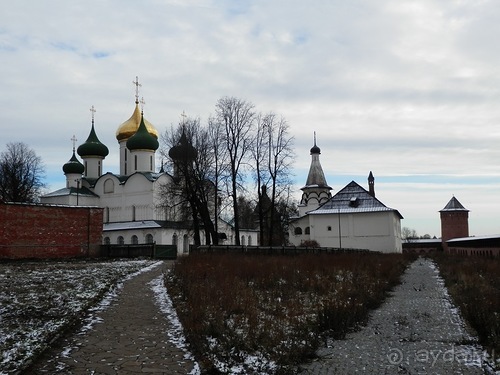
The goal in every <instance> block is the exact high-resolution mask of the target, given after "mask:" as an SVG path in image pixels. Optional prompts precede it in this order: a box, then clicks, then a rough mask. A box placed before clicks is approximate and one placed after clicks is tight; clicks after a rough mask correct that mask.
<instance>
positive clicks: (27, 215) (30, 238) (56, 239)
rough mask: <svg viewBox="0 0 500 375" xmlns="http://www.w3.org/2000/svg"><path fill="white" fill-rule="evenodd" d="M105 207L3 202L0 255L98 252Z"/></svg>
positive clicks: (1, 209) (31, 255)
mask: <svg viewBox="0 0 500 375" xmlns="http://www.w3.org/2000/svg"><path fill="white" fill-rule="evenodd" d="M102 220H103V210H102V208H98V207H74V206H73V207H69V206H51V205H36V204H16V203H7V204H0V259H1V258H4V259H20V258H63V257H87V256H98V255H99V246H100V244H101V239H102V223H103V222H102Z"/></svg>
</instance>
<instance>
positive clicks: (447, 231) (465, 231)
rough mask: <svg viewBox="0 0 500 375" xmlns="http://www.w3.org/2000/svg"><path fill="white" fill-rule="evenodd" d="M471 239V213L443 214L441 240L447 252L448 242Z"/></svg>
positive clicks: (446, 212) (444, 212)
mask: <svg viewBox="0 0 500 375" xmlns="http://www.w3.org/2000/svg"><path fill="white" fill-rule="evenodd" d="M461 237H469V213H468V212H467V211H443V212H441V239H442V241H443V248H444V249H445V250H446V241H448V240H451V239H453V238H461Z"/></svg>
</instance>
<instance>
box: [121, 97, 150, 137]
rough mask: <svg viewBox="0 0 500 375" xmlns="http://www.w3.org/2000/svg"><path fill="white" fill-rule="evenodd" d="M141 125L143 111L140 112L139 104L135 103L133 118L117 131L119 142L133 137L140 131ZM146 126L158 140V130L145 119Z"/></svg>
mask: <svg viewBox="0 0 500 375" xmlns="http://www.w3.org/2000/svg"><path fill="white" fill-rule="evenodd" d="M140 124H141V111H140V110H139V103H137V102H136V103H135V110H134V113H132V116H130V118H129V119H128V120H127V121H125V122H124V123H123V124H121V125H120V127H119V128H118V130H117V131H116V139H117V140H118V142H120V141H122V140H124V139H128V138H130V137H131V136H133V135H134V134H135V133H136V132H137V129H139V125H140ZM144 124H145V125H146V129H147V130H148V133H149V134H151V135H152V136H154V137H155V138H156V139H158V130H156V128H155V127H154V126H153V124H151V123H150V122H149V121H148V120H146V119H144Z"/></svg>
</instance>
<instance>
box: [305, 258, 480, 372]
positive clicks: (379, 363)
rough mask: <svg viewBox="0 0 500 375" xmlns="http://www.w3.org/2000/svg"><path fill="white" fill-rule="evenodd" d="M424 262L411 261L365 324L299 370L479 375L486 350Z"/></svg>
mask: <svg viewBox="0 0 500 375" xmlns="http://www.w3.org/2000/svg"><path fill="white" fill-rule="evenodd" d="M450 301H451V300H450V296H449V295H448V293H447V290H446V288H445V287H444V283H443V280H442V279H441V278H440V277H439V272H438V270H437V269H436V267H435V266H434V263H432V262H431V261H430V260H427V259H419V260H417V261H415V262H414V263H413V264H412V265H411V266H410V267H409V269H408V270H407V271H406V272H405V274H404V275H403V277H402V283H401V284H400V285H399V286H398V287H396V288H395V290H394V291H393V293H392V296H391V297H390V298H388V299H387V301H386V302H385V303H384V304H383V305H382V306H381V307H380V308H379V309H377V310H376V311H374V312H373V314H372V316H371V317H370V320H369V322H368V324H367V326H366V327H363V328H362V329H361V330H360V331H358V332H354V333H351V334H348V335H347V337H346V338H345V340H336V341H331V342H328V343H327V345H326V347H325V348H322V349H321V350H319V351H318V353H317V354H318V355H319V358H318V359H317V360H315V361H313V362H311V363H309V364H307V365H304V366H301V370H302V372H301V373H302V374H304V375H305V374H307V375H330V374H331V375H334V374H443V375H444V374H446V375H448V374H485V373H489V372H488V371H485V370H486V369H487V367H488V366H487V363H486V361H485V360H486V359H487V355H486V352H485V351H484V350H483V349H482V348H481V347H480V346H479V345H478V344H477V342H476V339H475V338H474V337H473V336H472V335H470V334H469V333H468V332H467V329H466V326H465V324H464V321H463V320H462V319H461V317H460V314H459V313H458V310H457V309H456V308H455V307H454V306H453V305H452V303H451V302H450Z"/></svg>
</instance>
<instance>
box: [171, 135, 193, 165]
mask: <svg viewBox="0 0 500 375" xmlns="http://www.w3.org/2000/svg"><path fill="white" fill-rule="evenodd" d="M197 155H198V151H196V149H195V148H194V147H193V146H192V145H191V143H189V142H188V140H187V137H186V133H185V132H184V130H182V135H181V138H180V139H179V143H178V144H177V145H176V146H174V147H172V148H171V149H170V150H169V151H168V156H170V157H171V158H172V160H175V161H188V160H194V159H195V158H196V156H197Z"/></svg>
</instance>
